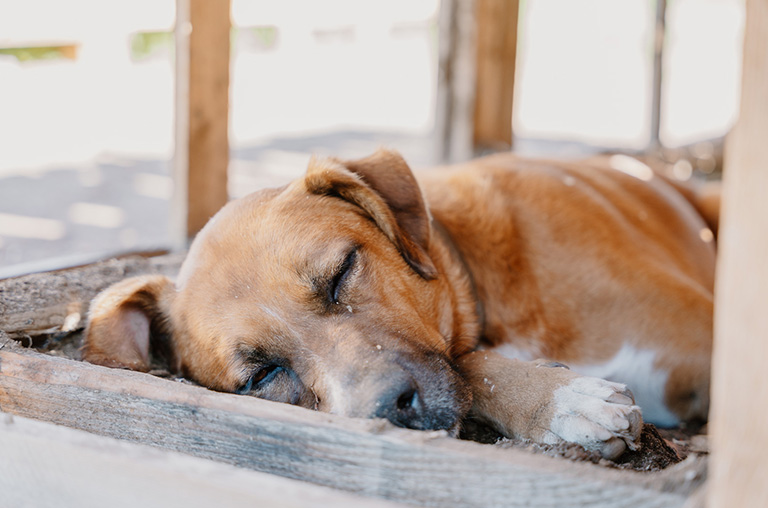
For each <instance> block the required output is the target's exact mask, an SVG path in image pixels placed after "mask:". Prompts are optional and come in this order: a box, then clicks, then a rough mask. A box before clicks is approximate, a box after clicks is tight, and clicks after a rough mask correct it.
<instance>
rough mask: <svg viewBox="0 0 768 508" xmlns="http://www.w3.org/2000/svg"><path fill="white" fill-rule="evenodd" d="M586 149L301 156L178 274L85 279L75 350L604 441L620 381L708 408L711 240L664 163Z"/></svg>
mask: <svg viewBox="0 0 768 508" xmlns="http://www.w3.org/2000/svg"><path fill="white" fill-rule="evenodd" d="M601 165H602V166H605V164H604V163H593V164H587V163H581V164H568V163H563V162H533V161H527V160H522V159H518V158H516V157H514V156H512V155H509V154H507V155H499V156H492V157H488V158H484V159H479V160H477V161H473V162H471V163H468V164H465V165H462V166H456V167H453V168H446V169H439V170H433V171H431V172H425V173H422V174H421V175H420V183H421V186H419V185H418V184H417V182H416V180H415V178H414V176H413V174H412V173H411V171H410V169H409V168H408V166H407V165H406V164H405V162H404V161H403V160H402V159H401V158H400V157H399V156H398V155H396V154H394V153H391V152H384V151H380V152H378V153H377V154H375V155H373V156H371V157H369V158H367V159H363V160H359V161H347V162H340V161H337V160H333V159H329V160H324V161H312V162H311V163H310V167H309V170H308V172H307V176H306V177H305V178H304V179H302V180H297V181H295V182H293V183H292V184H290V185H288V186H287V187H284V188H282V189H274V190H267V191H262V192H259V193H256V194H253V195H251V196H248V197H246V198H243V199H241V200H238V201H235V202H232V203H230V204H229V205H227V206H226V207H225V208H224V209H223V210H222V211H221V212H220V213H219V214H217V216H216V217H215V218H214V219H212V220H211V222H210V223H209V224H208V225H207V226H206V227H205V229H204V230H203V231H202V232H201V233H200V235H198V237H197V239H196V240H195V242H194V243H193V246H192V248H191V249H190V253H189V256H188V258H187V260H186V261H185V263H184V266H183V267H182V270H181V273H180V274H179V277H178V280H177V281H176V285H175V286H174V285H173V283H171V282H170V281H169V280H168V279H165V278H163V277H152V276H150V277H139V278H135V279H129V280H126V281H123V282H122V283H119V284H118V285H116V286H113V287H112V288H110V289H108V290H107V291H105V292H104V293H103V294H102V295H100V296H99V297H98V298H97V300H95V301H94V303H93V305H92V309H91V320H90V325H89V330H88V334H87V338H86V344H85V348H84V358H85V359H87V360H89V361H92V362H94V363H101V364H105V365H110V366H117V367H127V368H133V369H138V370H146V369H147V368H148V365H149V354H150V350H157V349H160V350H164V351H165V353H166V354H167V355H169V356H170V358H171V363H172V366H173V368H174V369H175V370H177V371H179V372H181V373H184V374H185V375H187V376H189V377H191V378H192V379H195V380H196V381H198V382H200V383H201V384H203V385H205V386H208V387H211V388H214V389H217V390H224V391H237V392H240V393H250V394H252V395H256V396H259V397H262V398H267V399H271V400H278V401H282V402H288V403H292V404H297V405H302V406H304V407H308V408H314V409H319V410H325V411H331V412H336V413H340V414H346V415H349V416H363V417H371V416H374V417H384V418H387V419H389V420H390V421H392V422H394V423H395V424H398V425H402V426H406V427H412V428H424V429H440V428H444V429H449V430H455V429H456V428H457V427H458V425H459V424H460V422H461V420H462V419H463V418H465V417H466V415H467V413H468V411H470V408H471V413H472V415H473V416H474V417H476V418H479V419H482V420H484V421H486V422H488V423H490V424H491V425H493V426H494V427H495V428H496V429H498V430H500V431H501V432H502V433H504V434H506V435H508V436H519V437H526V438H530V439H534V440H537V441H540V442H547V443H552V442H558V441H560V440H566V441H572V442H577V443H579V444H582V445H583V446H585V447H587V448H590V449H596V450H599V451H601V452H602V453H603V455H605V456H609V457H612V456H616V455H618V454H619V453H621V452H622V451H623V450H624V449H625V447H626V446H630V447H634V446H636V441H637V438H638V436H639V432H640V428H641V423H642V420H641V418H640V416H639V410H638V408H637V406H635V405H634V401H633V399H632V398H631V397H632V396H631V394H630V393H629V392H628V391H627V390H626V388H625V386H624V384H625V383H626V384H629V385H630V388H631V389H632V390H633V391H634V392H635V394H636V395H637V399H638V403H639V404H640V405H641V406H642V407H643V410H644V411H645V414H646V419H648V420H650V421H653V422H656V423H659V424H662V425H674V424H676V423H678V422H679V421H681V420H689V419H694V418H706V413H707V409H708V388H709V358H710V348H711V334H712V331H711V328H712V285H713V282H712V279H713V273H714V245H713V243H712V234H711V232H710V233H709V234H707V233H706V232H707V231H710V230H709V229H707V226H706V224H705V223H704V221H703V220H702V219H701V217H700V216H699V214H697V213H696V210H695V208H694V206H692V205H691V203H690V202H689V201H688V200H686V199H685V198H683V197H682V195H681V194H679V193H678V192H677V191H676V190H675V189H674V188H673V187H672V186H671V185H670V184H668V183H667V182H666V181H664V180H662V179H661V178H659V177H648V178H646V179H638V178H635V177H632V176H628V175H626V174H624V173H621V172H618V171H613V170H610V169H608V168H606V167H600V166H601ZM646 180H647V181H646ZM420 189H423V191H424V195H425V196H426V202H427V203H429V205H430V206H429V208H427V207H426V206H425V201H424V199H423V195H422V191H421V190H420ZM151 332H154V333H155V334H156V335H158V336H161V335H166V336H168V338H167V339H166V340H159V339H157V340H154V342H152V343H151V341H150V335H151ZM534 358H544V359H546V360H554V361H562V362H565V363H568V364H570V365H571V367H572V368H573V371H570V370H567V369H563V368H556V367H557V365H555V364H550V363H547V361H541V360H540V361H530V360H533V359H534ZM578 372H582V373H585V374H588V375H592V376H595V375H596V376H600V377H605V378H608V379H610V380H612V381H615V382H608V381H603V380H601V379H596V378H593V377H582V376H580V375H578V374H577V373H578Z"/></svg>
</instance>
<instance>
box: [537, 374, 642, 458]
mask: <svg viewBox="0 0 768 508" xmlns="http://www.w3.org/2000/svg"><path fill="white" fill-rule="evenodd" d="M554 403H555V414H554V416H553V418H552V423H551V426H550V430H551V431H552V432H553V433H554V434H556V435H557V436H558V437H559V438H561V439H563V440H564V441H568V442H571V443H577V444H580V445H581V446H583V447H584V448H586V449H587V450H597V451H599V452H600V453H601V454H602V455H603V457H606V458H609V459H613V458H616V457H618V456H619V455H621V454H622V453H623V452H624V451H625V450H626V448H627V447H628V448H630V449H632V450H635V449H637V447H638V446H639V445H638V443H639V440H640V433H641V431H642V428H643V419H642V415H641V411H640V408H639V407H638V406H636V405H635V404H634V398H633V397H632V393H631V392H630V391H629V390H627V387H626V386H624V385H622V384H618V383H611V382H609V381H605V380H602V379H597V378H591V377H577V378H574V379H573V380H571V382H570V383H568V384H567V385H565V386H562V387H560V388H558V389H557V390H556V391H555V400H554Z"/></svg>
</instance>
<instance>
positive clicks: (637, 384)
mask: <svg viewBox="0 0 768 508" xmlns="http://www.w3.org/2000/svg"><path fill="white" fill-rule="evenodd" d="M493 351H495V352H496V353H498V354H500V355H502V356H504V357H506V358H510V359H517V360H522V361H530V360H533V359H534V358H537V356H536V355H535V354H531V353H530V352H529V351H525V350H522V349H519V348H516V347H514V346H512V345H508V344H504V345H501V346H498V347H496V348H494V349H493ZM655 359H656V352H654V351H651V350H643V349H637V348H634V347H632V346H630V345H628V344H625V345H624V346H622V348H621V349H620V350H619V351H618V353H616V355H615V356H614V357H613V358H611V359H609V360H608V361H606V362H604V363H600V364H578V363H569V364H568V366H569V367H570V368H571V370H573V371H574V372H577V373H579V374H582V375H585V376H590V377H596V378H602V379H607V380H609V381H613V382H616V383H622V384H625V385H627V386H628V387H629V389H630V390H632V393H633V394H634V396H635V402H636V403H637V405H638V406H640V407H641V408H643V419H645V421H647V422H650V423H653V424H656V425H658V426H660V427H674V426H677V425H679V424H680V420H679V418H678V417H677V416H675V415H674V414H673V413H672V412H671V411H670V410H669V409H668V408H667V406H666V404H665V403H664V391H665V388H666V386H667V379H668V378H669V373H667V372H665V371H664V370H662V369H658V368H657V367H656V366H655Z"/></svg>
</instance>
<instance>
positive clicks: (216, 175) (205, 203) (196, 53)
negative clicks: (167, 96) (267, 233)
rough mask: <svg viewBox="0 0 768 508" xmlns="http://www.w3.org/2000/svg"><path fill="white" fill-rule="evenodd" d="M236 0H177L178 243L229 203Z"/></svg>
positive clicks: (176, 226)
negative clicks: (233, 9) (232, 7)
mask: <svg viewBox="0 0 768 508" xmlns="http://www.w3.org/2000/svg"><path fill="white" fill-rule="evenodd" d="M230 4H231V2H230V0H177V2H176V10H177V23H176V53H177V61H176V153H175V168H174V176H175V184H176V188H175V192H176V194H175V196H174V200H173V205H174V211H173V213H174V219H173V223H174V226H173V227H174V230H175V231H174V232H175V234H176V236H177V237H178V236H181V239H179V238H177V239H176V242H175V243H176V244H177V247H179V248H182V247H183V245H184V244H185V243H186V239H187V238H191V237H192V236H194V235H195V234H196V233H197V232H198V231H199V230H200V229H201V228H202V227H203V226H204V225H205V223H206V222H208V219H209V218H211V217H212V216H213V215H214V214H215V213H216V212H217V211H218V210H219V209H220V208H221V207H222V206H224V204H225V203H226V202H227V199H228V194H227V168H228V166H229V138H228V127H229V57H230V55H229V53H230V28H231V21H230Z"/></svg>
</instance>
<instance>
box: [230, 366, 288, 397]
mask: <svg viewBox="0 0 768 508" xmlns="http://www.w3.org/2000/svg"><path fill="white" fill-rule="evenodd" d="M284 370H285V369H284V368H283V367H280V366H279V365H268V366H266V367H263V368H261V369H259V370H257V371H256V372H255V373H254V374H253V375H252V376H251V377H250V378H249V379H248V382H247V383H245V384H244V385H243V386H241V387H240V388H238V389H237V390H235V392H236V393H238V394H240V395H244V394H246V393H249V392H250V391H251V390H259V389H261V388H264V387H265V386H266V385H268V384H269V383H270V382H271V381H272V380H274V379H275V377H277V375H278V374H279V373H280V372H282V371H284Z"/></svg>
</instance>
